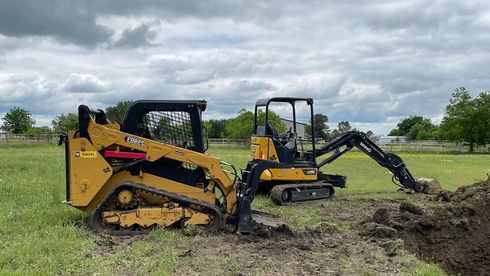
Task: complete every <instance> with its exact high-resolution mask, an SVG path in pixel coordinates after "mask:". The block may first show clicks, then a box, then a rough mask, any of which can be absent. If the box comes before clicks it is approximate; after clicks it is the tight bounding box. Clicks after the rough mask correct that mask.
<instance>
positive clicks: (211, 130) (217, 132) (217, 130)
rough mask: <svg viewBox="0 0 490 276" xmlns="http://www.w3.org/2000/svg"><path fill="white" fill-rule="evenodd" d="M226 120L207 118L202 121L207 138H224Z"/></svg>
mask: <svg viewBox="0 0 490 276" xmlns="http://www.w3.org/2000/svg"><path fill="white" fill-rule="evenodd" d="M227 123H228V120H226V119H221V120H207V121H204V126H205V127H206V128H207V130H208V136H209V138H225V137H226V136H227V134H226V124H227Z"/></svg>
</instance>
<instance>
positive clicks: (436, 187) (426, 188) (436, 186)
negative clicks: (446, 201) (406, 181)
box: [417, 178, 442, 195]
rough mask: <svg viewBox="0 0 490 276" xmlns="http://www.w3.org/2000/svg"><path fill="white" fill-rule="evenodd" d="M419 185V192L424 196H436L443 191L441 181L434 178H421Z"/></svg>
mask: <svg viewBox="0 0 490 276" xmlns="http://www.w3.org/2000/svg"><path fill="white" fill-rule="evenodd" d="M417 185H418V187H419V191H420V192H421V193H424V194H429V195H434V194H438V193H439V192H440V191H442V187H441V184H440V183H439V181H437V180H435V179H432V178H419V179H417Z"/></svg>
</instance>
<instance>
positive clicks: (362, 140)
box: [250, 97, 423, 205]
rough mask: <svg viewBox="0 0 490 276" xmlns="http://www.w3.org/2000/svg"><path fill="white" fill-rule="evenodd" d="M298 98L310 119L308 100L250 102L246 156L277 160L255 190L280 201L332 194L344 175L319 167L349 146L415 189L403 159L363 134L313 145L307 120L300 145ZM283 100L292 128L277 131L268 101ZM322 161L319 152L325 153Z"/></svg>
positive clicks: (417, 185)
mask: <svg viewBox="0 0 490 276" xmlns="http://www.w3.org/2000/svg"><path fill="white" fill-rule="evenodd" d="M298 102H302V103H303V104H306V106H308V107H309V113H310V114H311V117H310V118H311V119H312V118H314V113H313V99H311V98H289V97H278V98H270V99H261V100H258V101H257V103H256V105H255V120H254V121H255V122H254V135H253V136H252V140H251V152H250V155H251V160H252V161H253V160H269V161H272V162H275V163H278V164H279V165H278V167H276V168H269V169H267V170H266V171H265V172H264V173H262V175H261V176H260V184H259V188H258V192H259V193H269V194H270V195H271V197H272V200H273V201H274V202H275V203H276V204H279V205H283V204H287V203H289V202H296V201H308V200H315V199H323V198H328V197H330V196H331V195H333V193H334V187H341V188H345V187H346V177H345V176H341V175H332V174H324V173H323V172H321V171H320V168H322V167H323V166H324V165H326V164H329V163H332V162H333V161H335V160H337V158H339V157H340V156H342V155H343V154H345V153H346V152H348V151H349V150H351V149H353V148H354V147H357V148H358V149H360V150H361V151H362V152H364V153H365V154H366V155H368V156H369V157H371V158H372V159H374V160H375V161H376V162H377V163H378V164H379V165H381V166H383V167H385V168H387V169H388V170H389V171H390V172H391V173H392V174H393V179H392V180H393V182H394V183H395V184H396V185H398V186H400V187H401V188H404V189H406V190H407V191H410V192H419V190H420V186H421V185H423V184H421V183H419V182H417V181H416V180H415V179H414V177H413V176H412V174H411V173H410V171H409V170H408V168H407V166H406V165H405V163H404V162H403V160H402V159H401V158H400V157H399V156H398V155H396V154H394V153H385V152H384V151H383V150H382V149H381V148H380V147H379V146H378V145H376V143H375V142H374V141H372V140H371V139H370V138H369V137H368V136H367V135H366V134H365V133H362V132H359V131H349V132H346V133H345V134H343V135H342V136H340V137H338V138H337V139H335V140H333V141H331V142H329V143H327V144H325V145H322V146H320V147H319V148H315V141H316V137H315V133H314V129H315V125H314V123H315V122H314V121H315V120H311V119H310V122H311V123H312V126H311V128H310V129H311V133H309V141H307V142H308V143H307V144H308V145H309V146H310V147H311V149H309V150H305V146H306V145H303V142H304V140H301V139H298V137H297V129H296V128H297V122H296V105H297V103H298ZM274 103H282V104H284V103H285V104H286V105H290V106H291V111H292V118H293V119H292V127H290V128H289V130H288V131H287V132H286V133H285V134H284V135H280V134H279V133H278V131H277V130H276V127H274V125H273V124H272V123H271V122H270V120H269V113H270V106H271V104H274ZM262 109H265V121H263V122H259V118H258V114H259V110H262ZM328 154H330V155H329V156H327V157H326V158H325V159H324V160H323V161H321V162H317V159H318V158H319V157H322V156H324V155H328Z"/></svg>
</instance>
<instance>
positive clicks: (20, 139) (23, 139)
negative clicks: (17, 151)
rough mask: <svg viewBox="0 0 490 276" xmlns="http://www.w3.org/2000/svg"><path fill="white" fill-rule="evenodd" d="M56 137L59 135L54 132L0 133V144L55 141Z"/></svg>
mask: <svg viewBox="0 0 490 276" xmlns="http://www.w3.org/2000/svg"><path fill="white" fill-rule="evenodd" d="M58 138H59V136H58V135H56V134H37V135H24V134H7V133H0V145H18V144H21V145H22V144H46V143H55V142H57V141H58Z"/></svg>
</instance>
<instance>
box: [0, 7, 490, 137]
mask: <svg viewBox="0 0 490 276" xmlns="http://www.w3.org/2000/svg"><path fill="white" fill-rule="evenodd" d="M153 22H161V24H159V25H155V23H153ZM489 28H490V3H487V2H484V1H471V0H469V1H464V2H461V1H422V0H414V1H409V2H407V1H401V0H400V1H390V2H389V3H388V2H386V1H381V0H379V1H378V0H375V1H368V0H363V1H358V2H356V4H352V3H350V2H348V1H337V2H325V1H307V2H305V1H289V2H287V3H284V4H282V5H277V3H274V2H264V1H243V2H236V1H235V2H223V1H211V2H208V1H207V2H202V1H144V2H141V1H129V0H128V1H93V2H92V1H85V2H83V1H77V2H64V1H51V2H50V1H48V2H39V3H38V2H33V3H31V2H27V1H11V2H5V1H1V0H0V34H2V35H3V36H0V113H1V112H4V111H5V110H6V109H8V107H9V106H12V105H13V104H22V105H23V106H25V107H27V108H28V109H30V110H31V111H32V112H33V113H35V115H36V116H39V117H40V118H44V117H49V116H53V117H54V116H55V115H57V113H60V112H64V113H66V112H74V111H75V110H76V106H77V105H78V104H81V103H85V104H89V105H93V106H95V107H97V108H103V107H105V106H107V105H112V104H115V103H116V102H117V101H120V100H125V99H133V100H135V99H142V98H146V99H206V100H208V102H209V105H208V109H207V111H206V114H205V118H210V117H230V116H233V115H234V114H235V113H236V112H237V111H238V110H239V109H241V108H244V107H246V108H249V109H251V108H252V107H253V105H254V103H255V101H256V99H257V98H261V97H271V96H300V97H301V96H304V97H313V98H314V99H315V103H316V106H315V110H316V111H317V112H321V113H325V114H327V115H328V116H329V118H330V119H331V122H332V123H336V122H338V121H340V120H349V121H351V122H352V124H353V125H354V126H358V127H361V128H372V129H375V130H377V131H380V132H382V133H387V132H388V131H389V128H391V127H393V126H395V125H396V121H397V120H399V119H400V118H402V117H404V116H407V115H409V114H418V115H424V116H427V117H430V118H436V119H437V118H440V117H441V115H442V114H443V112H444V107H445V105H446V104H447V103H448V100H449V98H450V96H451V92H452V90H453V89H454V88H456V87H459V86H466V87H468V88H469V89H470V90H471V91H472V92H473V93H475V94H476V93H478V92H480V91H482V90H488V88H489V87H490V78H488V76H489V75H490V69H488V61H489V60H490V51H488V49H489V47H488V45H489V44H490V33H489V32H488V29H489ZM80 46H81V47H80ZM87 46H88V47H87ZM148 46H151V47H148ZM72 72H77V73H76V74H72V75H70V73H72ZM94 92H95V93H94ZM102 92H103V93H102ZM47 106H49V107H50V108H47ZM43 116H44V117H43Z"/></svg>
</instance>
